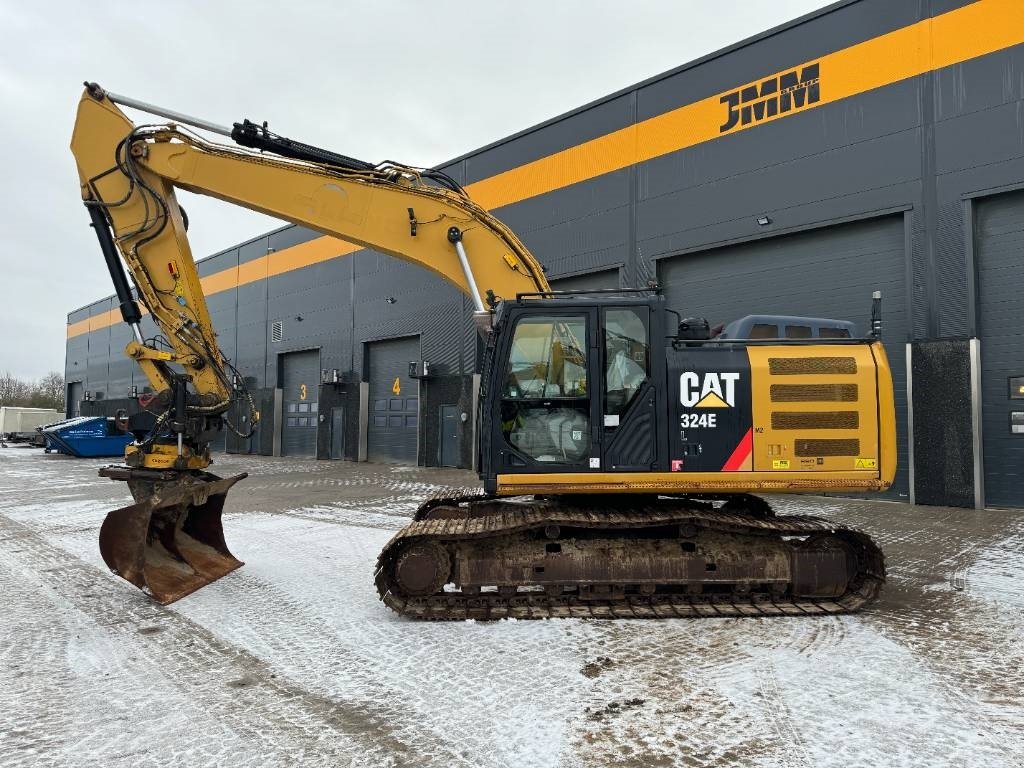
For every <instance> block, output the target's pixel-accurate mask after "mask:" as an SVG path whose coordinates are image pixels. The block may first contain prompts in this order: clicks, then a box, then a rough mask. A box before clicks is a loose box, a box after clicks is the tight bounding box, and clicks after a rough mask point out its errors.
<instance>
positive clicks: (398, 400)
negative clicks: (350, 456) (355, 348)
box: [367, 336, 420, 464]
mask: <svg viewBox="0 0 1024 768" xmlns="http://www.w3.org/2000/svg"><path fill="white" fill-rule="evenodd" d="M367 353H368V354H369V357H370V360H369V371H370V413H369V420H368V423H367V458H368V459H369V460H370V461H385V462H394V463H398V464H416V449H417V435H418V434H419V386H418V382H417V381H416V380H415V379H410V378H409V363H410V362H412V361H418V360H419V359H420V339H419V337H418V336H414V337H411V338H404V339H393V340H389V341H375V342H372V343H371V344H368V345H367Z"/></svg>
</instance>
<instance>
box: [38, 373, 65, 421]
mask: <svg viewBox="0 0 1024 768" xmlns="http://www.w3.org/2000/svg"><path fill="white" fill-rule="evenodd" d="M33 390H34V391H33V393H32V405H34V406H35V407H37V408H55V409H56V410H58V411H63V410H64V375H63V374H62V373H59V372H58V371H50V372H49V373H48V374H46V375H45V376H43V378H41V379H40V380H39V381H38V382H36V385H35V387H33Z"/></svg>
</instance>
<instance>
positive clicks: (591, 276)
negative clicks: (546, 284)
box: [551, 269, 620, 291]
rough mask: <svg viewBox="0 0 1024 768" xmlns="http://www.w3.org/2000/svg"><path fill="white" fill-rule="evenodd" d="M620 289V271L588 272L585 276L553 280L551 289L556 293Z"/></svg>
mask: <svg viewBox="0 0 1024 768" xmlns="http://www.w3.org/2000/svg"><path fill="white" fill-rule="evenodd" d="M619 287H620V286H619V270H618V269H603V270H601V271H600V272H588V273H587V274H585V275H573V276H572V277H562V278H553V279H552V280H551V289H552V290H554V291H593V290H596V289H600V288H619Z"/></svg>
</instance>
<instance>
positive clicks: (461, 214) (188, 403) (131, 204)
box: [71, 83, 549, 602]
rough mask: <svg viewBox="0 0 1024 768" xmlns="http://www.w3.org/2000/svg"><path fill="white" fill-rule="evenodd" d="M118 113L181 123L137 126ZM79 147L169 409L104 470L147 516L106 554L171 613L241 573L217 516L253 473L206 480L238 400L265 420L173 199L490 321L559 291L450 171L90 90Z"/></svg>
mask: <svg viewBox="0 0 1024 768" xmlns="http://www.w3.org/2000/svg"><path fill="white" fill-rule="evenodd" d="M118 103H120V104H124V105H128V106H136V107H140V108H144V109H146V108H148V109H149V111H151V112H155V113H157V114H160V115H162V116H164V117H167V116H171V117H172V118H174V117H176V118H178V119H177V120H175V122H171V123H160V124H154V125H136V124H134V123H133V122H132V121H131V120H130V119H129V118H128V117H127V116H126V115H125V114H124V112H122V111H121V109H120V108H119V107H118ZM182 123H191V124H193V125H197V126H199V127H202V128H208V129H212V130H214V131H216V132H219V133H223V134H226V135H230V136H231V138H232V139H234V141H235V142H236V144H235V145H234V146H231V145H224V144H219V143H212V142H210V141H207V140H206V139H204V138H201V137H200V136H199V135H197V134H196V133H194V132H192V131H190V130H188V129H186V128H184V127H182V125H181V124H182ZM71 150H72V152H73V154H74V156H75V161H76V164H77V167H78V174H79V180H80V184H81V194H82V199H83V201H84V202H85V205H86V207H87V208H88V210H89V214H90V217H91V221H92V226H93V228H94V229H95V231H96V235H97V238H98V239H99V242H100V246H101V249H102V251H103V255H104V259H105V260H106V263H107V267H108V270H109V271H110V275H111V278H112V280H113V283H114V288H115V291H116V293H117V297H118V302H119V305H120V310H121V314H122V317H123V319H124V320H125V322H126V323H128V325H129V326H130V327H131V328H132V331H133V336H134V338H133V340H132V341H131V342H129V344H128V345H127V347H126V348H125V353H126V354H127V355H128V356H129V357H131V358H132V359H134V360H135V361H136V362H138V364H139V366H140V367H141V369H142V371H143V372H144V374H145V376H146V377H147V379H148V380H149V382H150V387H151V388H152V390H153V392H154V393H155V399H154V403H155V406H153V407H154V408H155V409H157V411H158V414H157V422H156V427H155V428H154V429H153V431H152V432H151V434H150V435H149V437H148V438H146V439H145V440H143V441H142V442H140V443H136V444H134V445H132V446H129V447H128V449H127V450H126V455H125V466H124V467H109V468H105V469H104V470H102V471H101V474H103V475H104V476H107V477H111V478H114V479H119V480H127V481H128V484H129V488H130V489H131V491H132V494H133V496H134V498H135V502H136V503H135V504H133V505H130V506H128V507H125V508H123V509H121V510H115V511H114V512H112V513H110V515H108V517H107V520H106V521H105V522H104V526H103V528H102V529H101V535H100V548H101V552H102V553H103V556H104V558H105V560H106V561H107V563H108V565H110V567H111V568H112V569H113V570H114V571H115V572H117V573H118V574H120V575H122V576H124V577H125V578H126V579H128V580H129V581H132V582H133V583H135V584H136V585H137V586H139V587H141V588H144V589H147V590H149V591H150V592H151V593H152V594H153V595H154V597H156V598H157V599H158V600H160V601H161V602H171V601H172V600H175V599H177V598H179V597H182V596H184V595H185V594H188V593H189V592H191V591H194V590H195V589H198V588H200V587H201V586H203V585H204V584H206V583H208V582H209V581H212V580H214V579H216V578H219V577H220V576H222V575H223V574H224V573H227V572H229V571H230V570H232V569H233V568H237V567H238V566H239V565H241V563H240V562H239V561H237V560H236V559H235V558H234V557H233V556H232V555H231V554H230V552H229V551H228V550H227V547H226V545H225V544H224V539H223V533H222V530H221V526H220V512H221V508H222V507H223V502H224V495H225V494H226V492H227V490H228V488H230V486H231V485H232V484H233V483H234V482H237V480H239V479H241V478H242V477H244V475H240V476H237V477H234V478H228V479H225V480H221V479H220V478H217V477H215V476H213V475H210V474H209V473H207V472H206V471H205V470H206V468H207V467H208V466H209V465H210V463H211V460H210V455H209V441H210V439H211V438H212V437H213V436H214V435H216V434H217V432H218V430H219V429H221V428H222V427H223V426H224V425H226V426H227V427H228V428H230V429H233V430H235V431H236V432H239V430H238V428H237V427H236V426H235V425H233V424H231V423H230V422H229V421H228V420H227V413H228V412H229V409H231V407H232V405H233V404H234V403H235V402H236V401H238V400H239V399H244V400H246V401H247V402H248V404H249V407H250V410H251V418H250V419H249V420H248V428H249V430H250V434H251V429H252V428H253V427H254V425H255V423H256V422H257V421H258V419H259V414H258V413H257V412H256V411H255V407H254V406H253V405H252V399H251V398H249V397H248V394H247V392H246V391H245V389H244V380H243V378H242V377H241V376H239V375H238V374H237V372H236V371H235V370H234V368H233V367H232V366H231V363H230V361H229V360H227V359H226V358H225V357H224V355H223V353H222V352H221V350H220V348H219V346H218V344H217V337H216V333H215V331H214V328H213V325H212V323H211V321H210V315H209V311H208V309H207V306H206V300H205V297H204V294H203V289H202V285H201V283H200V279H199V274H198V272H197V269H196V265H195V261H194V259H193V256H192V252H191V248H190V246H189V242H188V235H187V219H186V216H185V214H184V212H183V211H182V209H181V207H180V206H179V205H178V202H177V200H176V197H175V188H181V189H185V190H188V191H190V192H194V193H197V194H202V195H208V196H211V197H216V198H218V199H221V200H224V201H226V202H230V203H234V204H236V205H240V206H243V207H246V208H249V209H251V210H255V211H259V212H261V213H265V214H268V215H270V216H273V217H275V218H278V219H283V220H285V221H289V222H292V223H295V224H300V225H302V226H305V227H308V228H310V229H313V230H316V231H318V232H321V233H323V234H325V235H328V236H331V237H335V238H338V239H339V240H343V241H346V242H348V243H352V244H355V245H357V246H361V247H365V248H371V249H373V250H376V251H379V252H382V253H387V254H389V255H391V256H394V257H396V258H399V259H402V260H404V261H408V262H413V263H416V264H419V265H421V266H423V267H424V268H426V269H429V270H430V271H432V272H434V273H435V274H437V275H440V276H441V277H442V278H444V279H446V280H448V281H449V282H451V283H452V284H454V285H455V286H457V287H458V288H460V289H461V290H462V291H464V292H465V293H466V294H468V295H469V297H470V298H471V299H472V301H473V303H474V307H475V310H476V312H475V314H476V316H477V318H478V319H479V320H480V321H481V322H482V323H483V324H486V323H487V322H488V320H489V317H490V314H491V311H492V310H493V308H494V307H495V306H496V304H497V302H498V301H500V300H501V299H502V298H513V297H514V296H515V295H516V294H517V293H528V292H538V291H539V292H545V291H548V290H549V286H548V283H547V280H546V279H545V277H544V272H543V268H542V267H541V266H540V264H539V263H538V262H537V260H536V259H535V258H534V257H533V255H532V254H531V253H530V252H529V250H527V248H526V247H525V246H524V245H523V244H522V242H521V241H520V240H519V239H518V238H517V237H516V235H515V234H514V233H513V232H512V231H511V230H510V229H508V227H506V226H505V225H504V224H502V223H501V222H500V221H498V220H497V219H496V218H495V217H493V216H492V215H491V214H490V213H488V212H487V211H486V210H484V209H482V208H480V207H479V206H478V205H476V204H475V203H473V202H472V201H471V200H470V199H469V197H468V196H467V195H466V193H465V192H464V191H463V190H462V189H461V188H460V187H459V185H458V184H456V183H455V182H454V181H453V180H451V179H450V178H448V177H447V176H445V175H444V174H443V173H440V172H438V171H432V170H423V169H416V168H411V167H408V166H403V165H398V164H395V163H383V164H380V165H371V164H369V163H365V162H361V161H358V160H353V159H352V158H348V157H345V156H343V155H337V154H334V153H332V152H328V151H326V150H322V149H319V148H316V147H311V146H309V145H305V144H301V143H299V142H295V141H292V140H290V139H286V138H283V137H280V136H277V135H276V134H273V133H271V132H270V131H268V130H267V128H266V125H265V124H264V125H263V126H258V125H256V124H254V123H251V122H249V121H243V122H242V123H237V124H235V126H234V127H233V128H232V129H226V128H221V127H220V126H213V125H211V124H209V123H205V122H203V121H199V120H195V119H191V118H187V117H185V116H181V115H177V113H170V112H168V111H166V110H159V109H157V108H150V107H149V105H143V104H141V103H139V102H133V101H132V100H130V99H125V98H123V97H117V96H115V95H113V94H109V93H107V92H105V91H104V90H103V89H101V88H100V87H99V86H97V85H96V84H91V83H87V84H86V89H85V92H84V93H83V94H82V97H81V100H80V102H79V106H78V114H77V120H76V122H75V128H74V133H73V137H72V141H71ZM340 250H341V248H339V251H340ZM122 259H123V262H124V264H125V265H126V266H127V268H128V274H129V275H130V277H131V281H132V282H133V283H134V286H135V289H136V292H137V299H136V296H135V295H133V292H132V290H131V287H130V285H129V282H128V277H127V276H126V275H125V272H124V269H123V268H122V266H121V260H122ZM138 302H141V304H142V308H140V307H139V305H138ZM143 311H146V312H148V313H149V314H150V315H151V316H152V318H153V321H154V322H155V324H156V326H157V327H158V329H159V334H158V335H157V336H155V337H153V338H149V339H147V338H144V336H143V333H142V330H141V317H142V312H143ZM239 434H243V435H244V434H246V433H243V432H239Z"/></svg>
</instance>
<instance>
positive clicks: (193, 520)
mask: <svg viewBox="0 0 1024 768" xmlns="http://www.w3.org/2000/svg"><path fill="white" fill-rule="evenodd" d="M117 469H118V470H120V468H117ZM105 474H106V476H108V477H114V478H115V479H124V480H128V482H129V487H130V488H131V490H132V494H133V495H134V496H135V499H136V503H135V504H130V505H129V506H127V507H121V508H120V509H115V510H113V511H112V512H110V513H108V514H107V517H106V519H104V521H103V525H102V526H101V527H100V554H101V555H102V556H103V561H104V562H105V563H106V564H107V567H109V568H110V570H111V571H113V572H114V573H115V574H117V575H118V576H120V577H121V578H123V579H125V580H126V581H130V582H131V583H132V584H134V585H135V586H136V587H138V588H139V589H141V590H143V591H144V592H148V593H149V594H150V595H151V596H152V597H153V599H154V600H156V601H157V602H158V603H161V604H162V605H167V604H168V603H173V602H174V601H175V600H179V599H180V598H182V597H185V595H188V594H191V593H192V592H195V591H196V590H197V589H200V588H202V587H205V586H206V585H207V584H209V583H210V582H212V581H216V580H217V579H219V578H220V577H221V576H224V575H225V574H228V573H230V572H231V571H233V570H235V569H236V568H239V567H241V566H242V564H243V563H242V561H241V560H238V559H237V558H236V557H235V556H234V555H232V554H231V552H230V550H228V547H227V544H226V543H225V541H224V529H223V527H222V525H221V513H222V512H223V509H224V499H225V497H226V496H227V492H228V490H229V489H230V488H231V486H233V485H234V484H235V483H237V482H238V481H239V480H241V479H242V478H244V477H246V475H245V474H244V473H243V474H241V475H236V476H235V477H229V478H226V479H221V478H219V477H217V476H215V475H211V474H207V473H201V474H188V475H184V476H182V477H180V478H174V479H158V480H149V479H140V477H139V476H140V475H142V477H143V478H145V477H146V476H145V475H143V473H142V472H138V471H135V470H126V471H124V472H119V473H116V474H115V472H113V471H111V472H107V473H105Z"/></svg>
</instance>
